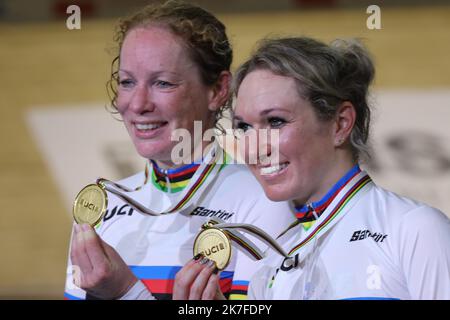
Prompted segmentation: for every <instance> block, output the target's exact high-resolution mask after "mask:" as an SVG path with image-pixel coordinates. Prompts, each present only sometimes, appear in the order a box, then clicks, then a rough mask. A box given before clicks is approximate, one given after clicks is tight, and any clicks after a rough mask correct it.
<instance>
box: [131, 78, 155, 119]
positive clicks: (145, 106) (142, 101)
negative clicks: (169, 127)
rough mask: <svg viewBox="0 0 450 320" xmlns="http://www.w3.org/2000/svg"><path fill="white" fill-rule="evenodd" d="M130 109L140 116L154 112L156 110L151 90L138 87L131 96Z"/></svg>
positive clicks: (141, 86)
mask: <svg viewBox="0 0 450 320" xmlns="http://www.w3.org/2000/svg"><path fill="white" fill-rule="evenodd" d="M129 108H130V109H131V110H132V111H133V112H135V113H138V114H141V113H145V112H152V111H153V110H154V109H155V106H154V104H153V101H152V95H151V93H150V89H149V88H148V87H147V86H144V85H139V86H136V88H135V89H134V92H133V95H132V96H131V100H130V104H129Z"/></svg>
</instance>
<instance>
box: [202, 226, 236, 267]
mask: <svg viewBox="0 0 450 320" xmlns="http://www.w3.org/2000/svg"><path fill="white" fill-rule="evenodd" d="M199 253H201V254H202V255H203V256H205V257H206V258H208V259H211V260H213V261H215V262H216V266H217V268H218V269H219V270H223V269H225V268H226V266H227V265H228V263H229V262H230V258H231V242H230V239H229V238H228V236H227V234H226V233H225V232H224V231H222V230H220V229H217V228H207V229H205V230H203V231H202V232H200V233H199V234H198V235H197V237H196V238H195V241H194V256H196V255H197V254H199Z"/></svg>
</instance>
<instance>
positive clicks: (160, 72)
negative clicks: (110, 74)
mask: <svg viewBox="0 0 450 320" xmlns="http://www.w3.org/2000/svg"><path fill="white" fill-rule="evenodd" d="M119 72H124V73H126V74H128V75H130V76H133V72H131V71H128V70H125V69H119ZM163 73H170V74H173V75H175V76H176V75H178V74H177V73H176V72H172V71H163V70H159V71H155V72H152V76H153V77H157V76H159V75H161V74H163Z"/></svg>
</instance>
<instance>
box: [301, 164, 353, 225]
mask: <svg viewBox="0 0 450 320" xmlns="http://www.w3.org/2000/svg"><path fill="white" fill-rule="evenodd" d="M360 172H361V169H360V168H359V165H355V166H354V167H353V168H351V169H350V170H349V171H348V172H347V173H346V174H345V175H344V176H343V177H342V178H340V179H339V181H338V182H336V184H335V185H334V186H333V187H332V188H331V189H330V190H329V191H328V192H327V193H326V194H325V196H324V197H323V198H322V199H320V200H319V201H316V202H312V203H309V204H304V205H302V206H298V207H295V216H296V217H297V220H298V222H299V223H304V224H305V225H304V227H305V228H306V229H309V228H310V227H311V226H312V224H313V223H314V221H315V220H316V219H318V218H319V217H320V216H321V215H322V213H323V212H324V211H325V209H326V208H327V207H328V205H329V204H330V203H331V202H332V201H333V199H334V198H335V197H336V196H337V194H338V193H339V192H340V191H341V190H342V188H343V187H344V186H345V185H346V184H347V183H348V182H349V181H350V180H352V179H353V177H354V176H356V175H357V174H358V173H360ZM314 211H315V213H316V215H317V216H316V215H314V213H313V212H314Z"/></svg>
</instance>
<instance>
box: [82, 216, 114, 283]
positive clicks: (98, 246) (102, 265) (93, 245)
mask: <svg viewBox="0 0 450 320" xmlns="http://www.w3.org/2000/svg"><path fill="white" fill-rule="evenodd" d="M82 230H83V238H84V245H85V251H86V254H87V256H88V258H89V260H90V261H91V264H92V269H93V272H94V274H95V275H96V277H97V278H99V279H102V278H104V277H106V276H107V274H108V272H109V270H108V268H109V261H108V257H107V256H106V253H105V251H104V250H103V244H102V242H103V241H102V240H101V239H100V237H99V236H98V235H97V233H96V232H95V231H94V229H92V228H91V226H89V225H87V224H84V225H82Z"/></svg>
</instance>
